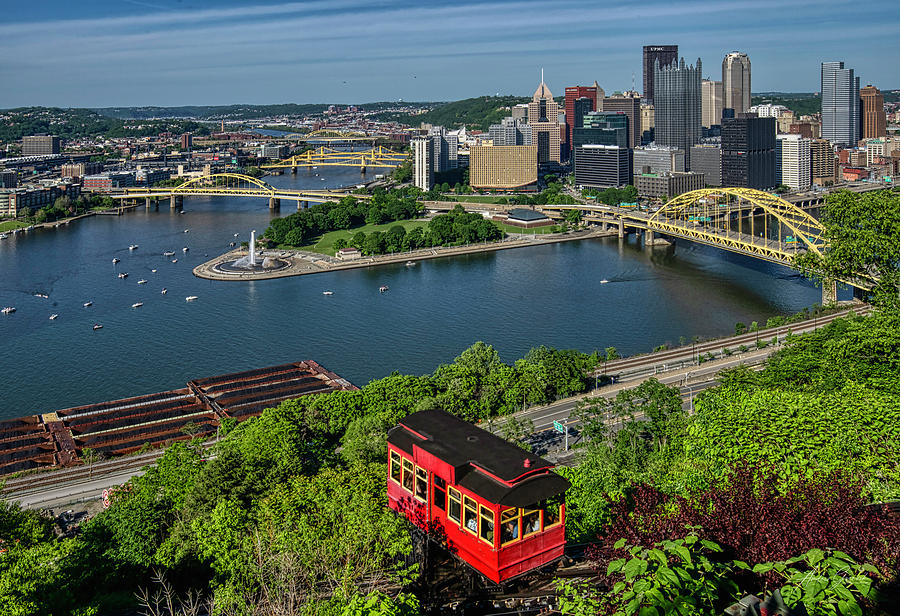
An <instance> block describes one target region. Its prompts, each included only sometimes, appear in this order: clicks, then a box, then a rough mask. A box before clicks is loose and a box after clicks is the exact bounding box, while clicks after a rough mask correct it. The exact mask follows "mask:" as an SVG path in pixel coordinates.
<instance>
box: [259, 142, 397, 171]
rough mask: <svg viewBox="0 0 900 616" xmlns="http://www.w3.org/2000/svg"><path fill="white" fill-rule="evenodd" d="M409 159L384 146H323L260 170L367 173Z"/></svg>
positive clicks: (264, 166) (262, 166) (265, 166)
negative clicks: (354, 148) (337, 169)
mask: <svg viewBox="0 0 900 616" xmlns="http://www.w3.org/2000/svg"><path fill="white" fill-rule="evenodd" d="M407 158H409V154H407V153H402V152H394V151H393V150H389V149H388V148H385V147H382V146H378V147H377V148H372V149H370V150H362V151H352V150H351V151H342V150H334V149H331V148H327V147H324V146H323V147H320V148H316V149H315V150H309V151H307V152H303V153H302V154H297V155H296V156H291V157H290V158H286V159H284V160H280V161H278V162H277V163H271V164H268V165H261V167H260V168H262V169H290V170H291V173H296V172H297V168H298V167H304V168H309V167H359V168H360V170H362V171H365V170H366V168H367V167H398V166H400V164H401V163H403V161H405V160H406V159H407Z"/></svg>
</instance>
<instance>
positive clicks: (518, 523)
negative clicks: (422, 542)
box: [390, 451, 562, 547]
mask: <svg viewBox="0 0 900 616" xmlns="http://www.w3.org/2000/svg"><path fill="white" fill-rule="evenodd" d="M390 478H391V480H392V481H393V482H395V483H396V484H398V485H399V486H400V487H401V488H403V489H404V490H405V491H406V492H408V493H409V494H411V495H412V497H413V498H415V499H416V500H417V501H419V502H422V503H427V502H428V471H426V470H425V469H424V468H422V467H420V466H417V465H416V464H414V463H413V461H412V460H410V459H408V458H405V457H402V456H401V455H400V454H399V453H397V452H396V451H391V456H390ZM432 478H433V481H432V495H433V496H432V505H433V506H434V508H435V509H437V510H439V511H441V512H443V514H444V515H445V516H446V517H447V519H448V520H452V521H453V522H455V523H456V524H457V525H458V526H459V527H460V528H461V529H462V530H465V531H466V532H468V533H470V534H472V535H474V536H477V537H478V538H480V539H481V540H482V541H484V542H485V543H486V544H489V545H491V546H492V547H494V546H495V529H496V522H497V519H496V512H495V511H493V510H492V509H491V508H490V507H486V506H485V505H484V504H482V503H479V502H478V501H477V500H476V499H475V498H474V497H473V496H472V495H469V494H466V493H464V492H463V491H462V490H460V489H458V488H455V487H453V486H450V485H447V482H446V480H445V479H443V478H442V477H439V476H438V475H435V474H434V473H432ZM560 522H562V503H561V501H559V500H556V501H552V502H551V501H547V502H544V503H539V504H537V505H535V506H534V507H533V508H528V509H523V508H516V507H511V508H506V509H503V510H502V511H501V512H500V545H501V546H506V545H508V544H511V543H514V542H516V541H518V540H519V539H520V538H521V539H525V538H528V537H531V536H533V535H536V534H538V533H540V532H543V531H545V530H548V529H551V528H554V527H556V526H558V525H559V524H560Z"/></svg>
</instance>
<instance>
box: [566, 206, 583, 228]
mask: <svg viewBox="0 0 900 616" xmlns="http://www.w3.org/2000/svg"><path fill="white" fill-rule="evenodd" d="M566 222H567V223H569V224H570V225H573V226H578V225H580V224H581V210H569V211H568V212H567V213H566Z"/></svg>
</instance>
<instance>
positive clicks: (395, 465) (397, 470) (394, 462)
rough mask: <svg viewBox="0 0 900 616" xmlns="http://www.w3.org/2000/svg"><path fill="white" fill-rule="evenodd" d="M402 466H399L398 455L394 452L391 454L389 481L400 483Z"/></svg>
mask: <svg viewBox="0 0 900 616" xmlns="http://www.w3.org/2000/svg"><path fill="white" fill-rule="evenodd" d="M401 473H402V466H401V464H400V454H399V453H397V452H396V451H392V452H391V479H393V480H394V481H396V482H397V483H400V476H401Z"/></svg>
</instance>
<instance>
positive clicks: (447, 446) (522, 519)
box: [387, 410, 569, 583]
mask: <svg viewBox="0 0 900 616" xmlns="http://www.w3.org/2000/svg"><path fill="white" fill-rule="evenodd" d="M387 442H388V456H389V461H388V462H389V464H388V489H387V492H388V501H389V504H390V507H391V508H392V509H394V510H395V511H397V512H399V513H402V514H403V515H405V516H406V517H407V518H409V520H410V521H411V522H413V523H414V524H415V525H416V526H418V527H419V528H422V529H424V530H428V529H429V527H431V529H435V527H437V528H440V529H443V532H444V533H445V535H446V540H447V546H448V548H449V549H450V550H451V551H452V552H455V553H456V554H457V556H459V557H460V558H461V559H462V560H463V561H465V562H466V563H467V564H469V565H470V566H472V567H474V568H475V569H476V570H478V571H479V572H481V573H482V574H483V575H484V576H485V577H487V578H489V579H490V580H492V581H493V582H495V583H500V582H503V581H506V580H509V579H511V578H513V577H516V576H519V575H522V574H524V573H527V572H529V571H531V570H533V569H536V568H539V567H542V566H544V565H547V564H549V563H552V562H554V561H556V560H558V559H559V558H561V557H562V555H563V549H564V548H565V545H566V538H565V503H564V500H563V497H564V494H565V491H566V489H567V488H568V487H569V482H568V481H567V480H566V479H564V478H563V477H560V476H559V475H557V474H556V473H554V472H552V471H551V470H550V469H551V468H552V467H553V465H552V464H551V463H550V462H548V461H547V460H544V459H543V458H540V457H538V456H536V455H533V454H530V453H528V452H527V451H524V450H523V449H520V448H518V447H516V446H515V445H513V444H511V443H509V442H507V441H505V440H503V439H502V438H500V437H497V436H494V435H493V434H491V433H490V432H487V431H485V430H482V429H481V428H477V427H475V426H473V425H472V424H469V423H467V422H465V421H463V420H461V419H459V418H457V417H455V416H454V415H451V414H449V413H447V412H445V411H440V410H431V411H420V412H418V413H414V414H412V415H409V416H408V417H406V418H404V419H402V420H400V425H398V426H395V427H394V428H392V429H391V431H390V432H389V433H388V437H387Z"/></svg>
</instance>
